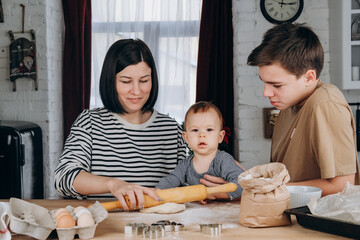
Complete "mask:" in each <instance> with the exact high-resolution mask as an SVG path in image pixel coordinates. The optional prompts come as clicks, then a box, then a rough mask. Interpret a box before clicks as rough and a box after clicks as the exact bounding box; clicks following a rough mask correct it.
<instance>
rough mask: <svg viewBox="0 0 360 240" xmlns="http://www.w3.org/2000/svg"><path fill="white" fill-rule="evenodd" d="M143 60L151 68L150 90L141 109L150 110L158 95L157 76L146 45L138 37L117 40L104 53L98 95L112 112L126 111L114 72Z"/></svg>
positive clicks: (152, 59)
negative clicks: (117, 88)
mask: <svg viewBox="0 0 360 240" xmlns="http://www.w3.org/2000/svg"><path fill="white" fill-rule="evenodd" d="M139 62H145V63H147V65H148V66H149V67H150V68H151V84H152V86H151V92H150V96H149V99H148V100H147V102H146V103H145V105H144V106H143V107H142V111H143V112H146V111H147V110H152V109H153V107H154V105H155V102H156V99H157V96H158V88H159V83H158V77H157V71H156V66H155V61H154V58H153V56H152V54H151V51H150V49H149V48H148V46H147V45H146V44H145V43H144V42H143V41H141V40H140V39H122V40H118V41H116V42H115V43H113V45H111V47H110V48H109V50H108V52H107V53H106V56H105V59H104V63H103V66H102V70H101V75H100V84H99V85H100V86H99V88H100V96H101V100H102V102H103V104H104V107H105V108H107V109H108V110H109V111H111V112H114V113H126V111H125V109H124V108H123V106H121V104H120V102H119V99H118V96H117V92H116V74H117V73H119V72H121V71H122V70H123V69H125V68H126V67H128V66H130V65H134V64H138V63H139Z"/></svg>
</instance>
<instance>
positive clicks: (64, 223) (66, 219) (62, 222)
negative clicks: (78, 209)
mask: <svg viewBox="0 0 360 240" xmlns="http://www.w3.org/2000/svg"><path fill="white" fill-rule="evenodd" d="M56 227H57V228H71V227H75V219H74V218H73V216H72V215H71V214H70V213H69V214H66V213H65V214H60V215H59V216H58V218H57V219H56Z"/></svg>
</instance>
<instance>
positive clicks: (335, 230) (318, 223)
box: [285, 206, 360, 239]
mask: <svg viewBox="0 0 360 240" xmlns="http://www.w3.org/2000/svg"><path fill="white" fill-rule="evenodd" d="M285 213H287V214H293V215H295V216H296V220H297V222H298V223H299V224H300V225H301V226H303V227H305V228H310V229H313V230H317V231H321V232H326V233H331V234H336V235H339V236H343V237H348V238H353V239H360V225H359V224H355V223H352V222H347V221H342V220H337V219H333V218H327V217H320V216H315V215H313V214H311V212H310V210H309V208H308V207H307V206H304V207H298V208H292V209H288V210H285Z"/></svg>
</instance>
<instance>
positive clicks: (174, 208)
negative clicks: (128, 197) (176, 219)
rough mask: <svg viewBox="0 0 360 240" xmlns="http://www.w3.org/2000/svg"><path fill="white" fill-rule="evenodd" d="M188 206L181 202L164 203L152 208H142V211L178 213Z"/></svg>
mask: <svg viewBox="0 0 360 240" xmlns="http://www.w3.org/2000/svg"><path fill="white" fill-rule="evenodd" d="M185 208H186V206H185V204H180V203H170V202H169V203H164V204H161V205H158V206H155V207H150V208H144V209H143V210H140V212H142V213H162V214H167V213H177V212H181V211H184V210H185Z"/></svg>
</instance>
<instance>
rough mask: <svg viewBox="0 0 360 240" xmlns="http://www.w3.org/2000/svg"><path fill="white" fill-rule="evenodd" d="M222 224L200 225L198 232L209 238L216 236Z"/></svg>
mask: <svg viewBox="0 0 360 240" xmlns="http://www.w3.org/2000/svg"><path fill="white" fill-rule="evenodd" d="M221 229H222V224H220V223H211V224H200V232H202V233H206V234H209V235H211V236H218V235H220V233H221Z"/></svg>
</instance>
